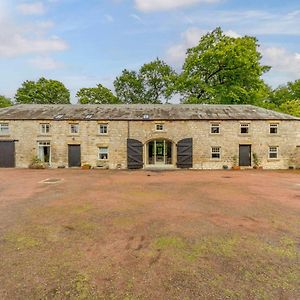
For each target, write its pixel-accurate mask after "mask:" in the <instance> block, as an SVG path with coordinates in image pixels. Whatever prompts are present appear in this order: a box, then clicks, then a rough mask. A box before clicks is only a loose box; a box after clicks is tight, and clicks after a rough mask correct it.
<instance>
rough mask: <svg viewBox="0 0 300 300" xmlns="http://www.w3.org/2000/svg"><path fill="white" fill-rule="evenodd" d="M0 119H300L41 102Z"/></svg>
mask: <svg viewBox="0 0 300 300" xmlns="http://www.w3.org/2000/svg"><path fill="white" fill-rule="evenodd" d="M0 120H298V121H300V118H296V117H293V116H290V115H287V114H282V113H278V112H275V111H271V110H267V109H264V108H260V107H256V106H252V105H206V104H193V105H189V104H163V105H152V104H136V105H135V104H134V105H125V104H124V105H123V104H116V105H92V104H86V105H70V104H66V105H59V104H57V105H39V104H22V105H15V106H11V107H7V108H2V109H0Z"/></svg>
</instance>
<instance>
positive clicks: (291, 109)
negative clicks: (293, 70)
mask: <svg viewBox="0 0 300 300" xmlns="http://www.w3.org/2000/svg"><path fill="white" fill-rule="evenodd" d="M265 107H266V108H271V109H274V110H277V111H280V112H283V113H287V114H291V115H295V116H300V79H298V80H296V81H294V82H288V83H287V84H285V85H281V86H279V87H278V88H276V89H275V90H273V91H271V92H270V96H269V99H268V101H267V102H266V103H265Z"/></svg>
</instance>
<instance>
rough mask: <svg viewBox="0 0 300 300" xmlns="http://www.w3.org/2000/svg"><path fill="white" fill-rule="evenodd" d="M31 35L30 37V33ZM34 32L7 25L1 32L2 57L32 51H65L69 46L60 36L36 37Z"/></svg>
mask: <svg viewBox="0 0 300 300" xmlns="http://www.w3.org/2000/svg"><path fill="white" fill-rule="evenodd" d="M30 34H31V36H30V37H29V36H28V35H30ZM32 34H34V33H33V32H23V30H22V29H21V28H18V27H14V26H12V27H10V28H8V27H6V30H5V31H1V32H0V57H16V56H20V55H25V54H31V53H49V52H53V51H64V50H66V49H67V48H68V45H67V44H66V42H65V41H63V40H62V39H60V38H58V37H34V36H32Z"/></svg>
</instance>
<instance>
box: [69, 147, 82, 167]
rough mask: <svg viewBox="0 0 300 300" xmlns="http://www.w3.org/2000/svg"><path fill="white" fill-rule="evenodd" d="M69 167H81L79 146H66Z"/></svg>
mask: <svg viewBox="0 0 300 300" xmlns="http://www.w3.org/2000/svg"><path fill="white" fill-rule="evenodd" d="M68 148H69V149H68V153H69V167H70V168H72V167H80V166H81V150H80V145H68Z"/></svg>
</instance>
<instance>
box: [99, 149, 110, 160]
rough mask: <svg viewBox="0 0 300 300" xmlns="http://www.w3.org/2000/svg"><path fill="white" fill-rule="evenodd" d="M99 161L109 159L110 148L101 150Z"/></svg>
mask: <svg viewBox="0 0 300 300" xmlns="http://www.w3.org/2000/svg"><path fill="white" fill-rule="evenodd" d="M99 159H108V148H107V147H100V148H99Z"/></svg>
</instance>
